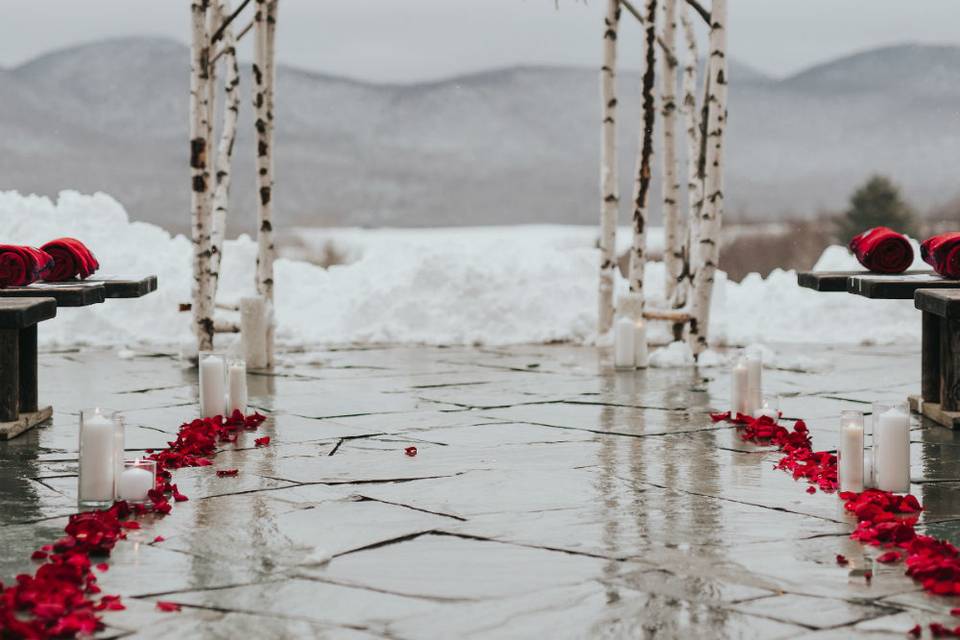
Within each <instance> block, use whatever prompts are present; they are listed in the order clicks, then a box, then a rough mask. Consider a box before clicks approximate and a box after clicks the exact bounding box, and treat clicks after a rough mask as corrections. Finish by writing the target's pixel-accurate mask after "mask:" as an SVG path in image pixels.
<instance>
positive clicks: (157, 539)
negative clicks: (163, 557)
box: [153, 536, 166, 544]
mask: <svg viewBox="0 0 960 640" xmlns="http://www.w3.org/2000/svg"><path fill="white" fill-rule="evenodd" d="M164 540H166V538H164V537H163V536H157V537H156V538H154V539H153V544H156V543H158V542H163V541H164Z"/></svg>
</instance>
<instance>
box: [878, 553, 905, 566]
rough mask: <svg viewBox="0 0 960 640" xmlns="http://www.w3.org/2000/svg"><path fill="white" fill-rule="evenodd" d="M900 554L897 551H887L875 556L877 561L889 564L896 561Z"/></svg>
mask: <svg viewBox="0 0 960 640" xmlns="http://www.w3.org/2000/svg"><path fill="white" fill-rule="evenodd" d="M901 557H902V556H901V555H900V552H899V551H887V552H886V553H883V554H880V555H879V556H877V562H882V563H884V564H889V563H891V562H896V561H897V560H899V559H900V558H901Z"/></svg>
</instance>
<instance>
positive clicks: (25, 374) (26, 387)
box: [20, 325, 39, 413]
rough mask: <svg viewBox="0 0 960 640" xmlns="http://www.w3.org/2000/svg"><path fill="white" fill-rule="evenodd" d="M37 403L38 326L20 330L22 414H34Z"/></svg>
mask: <svg viewBox="0 0 960 640" xmlns="http://www.w3.org/2000/svg"><path fill="white" fill-rule="evenodd" d="M38 405H39V403H38V401H37V325H33V326H32V327H26V328H24V329H20V413H33V412H35V411H37V409H38V408H39V406H38Z"/></svg>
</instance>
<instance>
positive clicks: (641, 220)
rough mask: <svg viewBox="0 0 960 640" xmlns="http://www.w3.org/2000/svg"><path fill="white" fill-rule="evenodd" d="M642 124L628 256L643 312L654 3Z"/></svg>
mask: <svg viewBox="0 0 960 640" xmlns="http://www.w3.org/2000/svg"><path fill="white" fill-rule="evenodd" d="M643 29H644V36H643V59H644V71H643V83H642V86H641V96H642V101H643V108H642V113H643V122H642V123H641V127H640V141H639V146H638V149H637V174H636V179H635V180H634V188H633V248H632V251H631V252H630V293H632V294H635V296H636V299H637V303H636V304H637V305H639V309H636V310H635V311H636V312H642V311H643V307H644V304H645V296H644V291H643V273H644V267H645V263H646V245H647V236H646V226H647V199H648V194H649V191H650V180H651V177H652V162H653V126H654V121H655V120H656V112H657V109H656V95H655V94H656V86H655V84H656V44H657V0H646V3H645V4H644V22H643Z"/></svg>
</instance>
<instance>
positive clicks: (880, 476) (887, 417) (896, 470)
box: [873, 403, 910, 493]
mask: <svg viewBox="0 0 960 640" xmlns="http://www.w3.org/2000/svg"><path fill="white" fill-rule="evenodd" d="M875 418H876V419H875V421H874V432H873V437H874V454H873V455H874V461H875V462H874V474H875V476H876V479H877V488H878V489H880V490H881V491H892V492H894V493H907V492H909V491H910V412H909V409H908V408H907V405H906V403H898V404H895V405H892V406H890V408H889V409H887V410H886V411H884V412H883V413H878V414H876V416H875Z"/></svg>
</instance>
